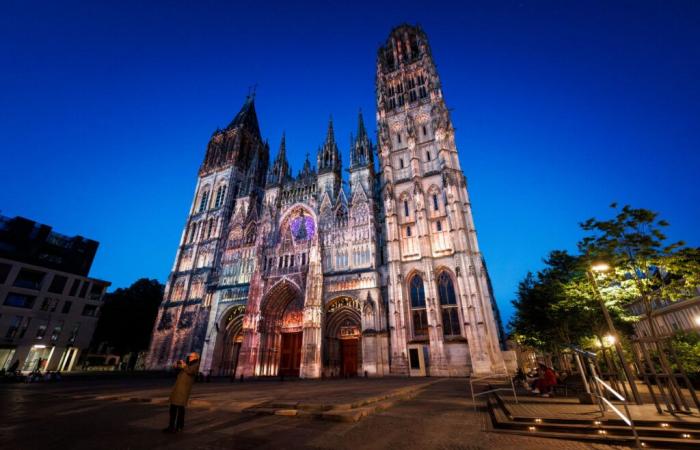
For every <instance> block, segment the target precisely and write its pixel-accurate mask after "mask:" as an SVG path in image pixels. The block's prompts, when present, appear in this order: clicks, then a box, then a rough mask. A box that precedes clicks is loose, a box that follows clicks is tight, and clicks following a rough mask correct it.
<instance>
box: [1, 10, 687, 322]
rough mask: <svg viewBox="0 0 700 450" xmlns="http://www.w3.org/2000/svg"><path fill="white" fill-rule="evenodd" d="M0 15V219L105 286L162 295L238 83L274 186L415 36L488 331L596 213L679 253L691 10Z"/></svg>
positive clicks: (369, 107) (341, 128) (363, 104)
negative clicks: (280, 157)
mask: <svg viewBox="0 0 700 450" xmlns="http://www.w3.org/2000/svg"><path fill="white" fill-rule="evenodd" d="M1 3H2V13H1V14H0V68H1V69H0V150H1V151H2V163H1V164H0V176H1V179H2V189H0V210H1V211H2V214H4V215H9V216H14V215H22V216H25V217H28V218H31V219H34V220H37V221H40V222H44V223H47V224H50V225H52V226H54V228H55V229H56V230H57V231H59V232H62V233H66V234H81V235H84V236H87V237H90V238H93V239H96V240H98V241H99V242H100V248H99V250H98V254H97V257H96V259H95V263H94V265H93V269H92V272H91V274H92V275H93V276H95V277H98V278H103V279H106V280H109V281H111V282H112V283H113V287H122V286H127V285H129V284H130V283H131V282H133V281H134V280H136V279H137V278H139V277H153V278H158V279H160V280H162V281H165V279H166V277H167V275H168V272H169V271H170V268H171V266H172V263H173V258H174V256H175V250H176V247H177V244H178V239H179V236H180V233H181V230H182V227H183V225H184V223H185V218H186V215H187V211H188V208H189V206H190V202H191V198H192V194H193V187H194V184H195V180H196V175H197V169H198V167H199V164H200V162H201V159H202V157H203V155H204V150H205V146H206V144H207V141H208V139H209V136H210V135H211V133H212V131H213V130H214V129H215V128H216V127H217V126H225V125H226V124H227V123H228V122H229V121H230V120H231V119H232V117H233V116H234V115H235V113H236V112H237V111H238V109H239V108H240V106H241V104H242V102H243V101H244V99H245V94H246V92H247V90H248V86H250V85H253V84H256V83H257V85H258V89H257V99H256V106H257V110H258V115H259V120H260V125H261V128H262V132H263V135H264V136H265V137H267V138H269V140H270V145H271V147H272V150H273V156H274V154H275V153H276V152H277V146H278V145H279V140H280V136H281V134H282V131H283V130H285V131H286V134H287V146H288V154H290V159H291V162H292V165H293V167H294V170H295V173H296V170H298V169H299V168H300V167H301V164H302V161H303V159H304V155H305V154H306V152H311V154H312V155H314V156H315V150H316V148H317V147H318V145H319V144H320V143H321V142H322V140H323V138H324V136H325V130H326V125H327V121H328V117H329V115H330V114H332V115H333V118H334V122H335V127H336V136H337V137H338V138H339V144H340V147H341V149H342V151H343V153H344V158H343V160H344V161H346V162H347V161H348V160H349V158H348V146H349V145H348V142H349V135H350V133H351V132H352V131H354V130H355V127H356V117H357V111H358V109H359V108H362V110H363V111H364V113H365V119H366V122H367V125H368V126H369V127H370V128H371V129H372V130H374V128H375V125H374V111H375V103H374V99H375V97H374V76H375V57H376V51H377V48H378V46H379V45H380V43H382V42H383V41H384V40H385V39H386V37H387V35H388V33H389V31H390V29H391V28H392V26H394V25H397V24H399V23H402V22H410V23H420V24H421V25H422V26H423V27H424V29H425V30H426V32H427V33H428V36H429V38H430V42H431V44H432V48H433V54H434V57H435V59H436V61H437V64H438V69H439V73H440V75H441V77H442V80H443V86H444V89H443V91H444V95H445V98H446V100H447V103H448V106H449V107H450V108H452V109H453V115H452V118H453V121H454V125H455V127H456V129H457V144H458V148H459V151H460V155H461V161H462V167H463V169H464V171H465V173H466V175H467V178H468V182H469V190H470V194H471V198H472V205H473V210H474V217H475V221H476V225H477V230H478V233H479V241H480V244H481V249H482V251H483V252H484V254H485V256H486V260H487V263H488V266H489V269H490V272H491V276H492V279H493V285H494V288H495V291H496V297H497V300H498V302H499V304H500V306H501V309H502V311H503V313H504V316H505V318H506V319H507V318H508V317H509V316H510V314H511V312H512V308H511V306H510V301H511V300H512V298H513V295H514V291H515V289H516V286H517V283H518V281H519V280H520V279H521V278H522V277H523V276H524V275H525V274H526V272H527V271H528V270H536V269H538V268H539V267H541V260H542V258H543V256H544V255H546V253H547V252H548V251H550V250H552V249H556V248H565V249H572V250H573V249H574V248H575V243H576V241H577V240H578V239H579V238H580V236H581V232H580V231H579V228H578V222H580V221H582V220H584V219H586V218H588V217H591V216H597V217H605V216H606V215H607V214H608V213H609V209H608V208H607V206H608V205H609V204H610V202H612V201H618V202H620V203H631V204H633V205H634V206H639V207H646V208H651V209H654V210H657V211H660V212H661V213H662V216H663V217H665V218H666V219H668V220H669V221H670V222H671V228H670V229H669V235H670V236H671V237H672V238H674V239H684V240H686V241H687V242H689V243H690V244H693V245H700V235H699V233H698V229H700V208H699V207H698V205H700V189H699V188H698V173H699V172H698V171H699V169H700V151H699V149H700V132H699V131H698V127H699V126H700V2H697V1H692V0H689V1H686V2H679V1H661V0H660V1H656V2H648V1H647V2H645V1H639V0H633V1H608V0H605V1H593V0H581V1H561V0H557V1H527V0H521V1H488V2H486V1H485V2H463V4H459V5H458V4H457V3H462V2H446V3H444V4H441V3H440V2H438V1H429V2H426V1H422V2H416V3H415V4H412V3H411V2H410V1H403V2H387V3H386V4H382V3H381V2H378V1H375V2H370V3H367V4H363V3H362V2H361V1H352V2H333V1H328V2H317V3H315V4H310V3H309V4H303V5H302V3H303V2H299V4H296V3H297V2H290V1H286V2H282V3H281V4H280V5H274V4H273V3H272V2H267V1H261V2H234V1H226V2H224V1H221V2H211V1H196V2H194V1H180V2H177V1H170V2H162V3H160V4H159V2H155V1H149V2H146V1H142V2H132V1H114V2H106V1H104V2H94V1H84V2H73V1H60V2H57V1H45V2H38V1H31V0H20V1H8V0H3V1H2V2H1Z"/></svg>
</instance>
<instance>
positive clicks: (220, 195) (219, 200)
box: [214, 184, 226, 208]
mask: <svg viewBox="0 0 700 450" xmlns="http://www.w3.org/2000/svg"><path fill="white" fill-rule="evenodd" d="M225 196H226V185H225V184H222V185H221V186H219V189H217V190H216V199H215V200H214V207H215V208H218V207H220V206H221V205H222V204H223V203H224V197H225Z"/></svg>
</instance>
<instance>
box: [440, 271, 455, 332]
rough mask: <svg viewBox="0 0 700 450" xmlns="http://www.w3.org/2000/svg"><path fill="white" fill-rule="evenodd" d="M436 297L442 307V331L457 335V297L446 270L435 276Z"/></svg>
mask: <svg viewBox="0 0 700 450" xmlns="http://www.w3.org/2000/svg"><path fill="white" fill-rule="evenodd" d="M437 285H438V298H439V299H440V308H441V309H442V332H443V334H444V335H445V336H459V335H460V328H459V312H458V311H457V297H456V296H455V287H454V283H453V282H452V278H451V277H450V275H449V274H448V273H447V272H444V271H443V272H441V273H440V275H438V278H437Z"/></svg>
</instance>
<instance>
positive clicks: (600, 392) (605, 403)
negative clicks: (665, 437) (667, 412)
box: [571, 346, 642, 448]
mask: <svg viewBox="0 0 700 450" xmlns="http://www.w3.org/2000/svg"><path fill="white" fill-rule="evenodd" d="M571 350H573V351H574V356H575V357H574V359H575V360H576V364H577V366H578V369H579V372H580V373H581V378H582V380H583V385H584V387H585V389H586V392H587V393H588V394H590V395H591V396H592V397H594V398H595V399H597V401H598V407H599V408H600V412H601V413H602V414H605V411H606V407H607V408H609V409H611V410H612V411H613V412H614V413H615V414H617V415H618V417H620V419H622V421H623V422H624V423H625V424H626V425H627V426H628V427H630V429H631V430H632V435H633V436H634V442H635V444H636V447H637V448H642V444H641V442H640V441H639V435H638V434H637V428H636V427H635V426H634V421H633V420H632V415H631V414H630V410H629V407H628V404H627V399H626V398H625V397H624V396H623V395H622V394H620V393H619V392H617V391H616V390H615V389H613V388H612V387H611V386H610V385H609V384H608V383H606V382H605V381H603V380H602V379H601V378H600V377H599V376H598V374H597V372H596V368H595V364H594V362H595V359H596V355H595V353H591V352H587V351H585V350H581V349H579V348H576V347H573V346H572V347H571ZM581 358H583V359H584V360H585V361H586V362H587V365H588V371H586V370H585V369H584V365H583V363H582V362H581ZM587 378H588V379H587ZM591 386H592V387H593V389H592V391H593V392H591ZM605 391H607V392H609V393H610V394H612V396H613V397H615V398H617V399H618V400H619V401H621V402H622V405H623V406H624V407H625V413H624V414H623V413H622V411H620V410H619V409H618V408H617V407H616V406H615V405H613V403H612V402H611V401H610V400H608V399H607V398H606V396H605V395H604V393H605Z"/></svg>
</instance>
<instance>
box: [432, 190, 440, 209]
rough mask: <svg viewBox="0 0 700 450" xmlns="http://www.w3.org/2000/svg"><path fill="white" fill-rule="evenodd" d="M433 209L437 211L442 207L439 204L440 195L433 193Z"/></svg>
mask: <svg viewBox="0 0 700 450" xmlns="http://www.w3.org/2000/svg"><path fill="white" fill-rule="evenodd" d="M433 209H434V210H435V211H437V210H438V209H440V207H439V205H438V197H437V194H433Z"/></svg>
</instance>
